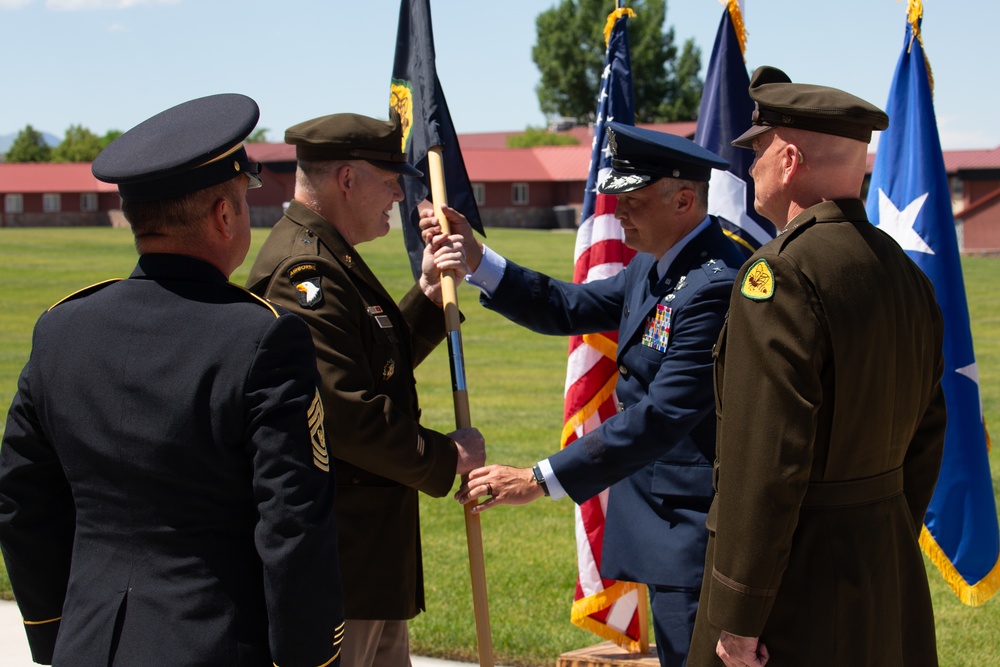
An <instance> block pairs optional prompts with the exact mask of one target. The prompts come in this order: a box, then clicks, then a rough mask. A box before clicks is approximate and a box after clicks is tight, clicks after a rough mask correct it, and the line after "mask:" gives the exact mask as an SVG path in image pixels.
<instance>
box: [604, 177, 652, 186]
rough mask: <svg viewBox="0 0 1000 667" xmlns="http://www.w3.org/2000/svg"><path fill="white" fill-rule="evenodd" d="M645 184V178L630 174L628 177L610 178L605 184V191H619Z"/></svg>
mask: <svg viewBox="0 0 1000 667" xmlns="http://www.w3.org/2000/svg"><path fill="white" fill-rule="evenodd" d="M645 182H646V179H645V178H643V177H642V176H636V175H635V174H629V175H628V176H608V180H607V181H605V182H604V186H603V187H604V189H605V190H618V189H619V188H626V187H630V186H632V185H639V184H640V183H645Z"/></svg>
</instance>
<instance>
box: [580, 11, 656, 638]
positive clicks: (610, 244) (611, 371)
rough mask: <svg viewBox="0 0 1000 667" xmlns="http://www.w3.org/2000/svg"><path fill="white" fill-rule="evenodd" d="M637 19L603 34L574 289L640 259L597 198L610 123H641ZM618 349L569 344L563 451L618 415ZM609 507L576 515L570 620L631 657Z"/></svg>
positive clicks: (611, 344)
mask: <svg viewBox="0 0 1000 667" xmlns="http://www.w3.org/2000/svg"><path fill="white" fill-rule="evenodd" d="M630 16H635V13H634V12H633V11H632V10H631V9H628V8H619V9H617V10H615V11H614V12H612V13H611V15H609V16H608V24H607V27H606V28H605V31H604V32H605V38H606V39H607V45H608V47H607V57H606V59H605V65H604V72H603V75H602V77H601V92H600V96H599V98H598V106H597V118H596V119H595V122H594V144H593V151H592V153H591V158H590V172H589V175H588V176H587V191H586V193H585V195H584V200H583V211H582V214H581V216H580V218H581V221H580V229H579V231H578V232H577V237H576V249H575V252H574V257H573V261H574V272H573V282H575V283H586V282H590V281H592V280H600V279H602V278H607V277H608V276H612V275H614V274H616V273H618V272H619V271H621V270H622V269H623V268H625V266H626V265H627V264H628V263H629V260H631V259H632V257H634V256H635V251H634V250H631V249H630V248H627V247H626V246H625V242H624V236H623V234H622V229H621V225H620V224H619V223H618V221H617V220H616V219H615V217H614V212H615V204H616V202H617V200H616V198H615V197H614V196H611V195H604V194H600V193H598V192H597V184H598V183H600V182H601V181H602V180H603V179H604V177H605V176H606V175H607V173H608V172H609V171H610V169H611V152H610V150H609V149H608V138H607V134H606V133H605V130H604V128H605V124H606V123H607V122H608V121H616V122H619V123H625V124H628V125H632V124H634V123H635V113H634V110H633V102H632V76H631V71H630V70H631V65H630V62H629V48H628V33H627V31H626V24H627V22H628V18H629V17H630ZM617 347H618V333H617V332H610V333H599V334H589V335H586V336H573V337H572V338H570V342H569V363H568V364H567V370H566V399H565V408H564V411H563V416H564V426H563V432H562V439H561V440H562V441H561V445H562V446H563V447H566V446H567V445H569V444H570V443H572V442H573V441H575V440H576V439H577V438H579V437H580V436H582V435H584V434H586V433H589V432H590V431H592V430H594V429H596V428H597V427H598V426H600V424H601V422H603V421H604V420H605V419H607V418H608V417H610V416H611V415H613V414H615V413H616V411H617V410H616V405H617V401H618V399H617V398H616V396H615V382H616V380H617V378H618V368H617V366H616V364H615V351H616V349H617ZM607 502H608V491H607V490H605V491H603V492H602V493H601V494H600V495H598V496H595V497H594V498H591V499H590V500H588V501H586V502H584V503H583V504H582V505H579V506H578V507H577V508H576V542H577V567H578V570H579V577H578V579H577V584H576V594H575V596H574V602H573V609H572V614H571V617H572V620H573V623H574V624H576V625H578V626H580V627H582V628H584V629H586V630H589V631H590V632H593V633H594V634H597V635H599V636H601V637H603V638H604V639H609V640H611V641H613V642H615V643H616V644H618V645H619V646H621V647H622V648H624V649H626V650H628V651H630V652H638V651H639V650H640V629H641V628H640V625H641V624H640V621H639V618H640V617H639V605H640V604H643V605H645V604H646V603H645V596H640V585H639V584H634V583H631V582H621V581H613V580H610V579H602V578H601V575H600V565H601V544H602V542H603V539H604V514H605V509H606V508H607ZM640 600H641V603H640ZM644 617H645V615H643V618H644ZM643 648H644V647H643Z"/></svg>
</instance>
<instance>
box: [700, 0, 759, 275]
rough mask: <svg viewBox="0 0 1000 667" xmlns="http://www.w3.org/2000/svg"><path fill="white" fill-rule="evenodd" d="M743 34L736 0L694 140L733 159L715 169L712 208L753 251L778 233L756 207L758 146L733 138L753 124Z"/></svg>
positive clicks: (715, 54) (723, 26)
mask: <svg viewBox="0 0 1000 667" xmlns="http://www.w3.org/2000/svg"><path fill="white" fill-rule="evenodd" d="M741 35H743V19H742V15H741V13H740V8H739V5H738V4H737V3H735V2H730V3H729V6H728V7H727V8H726V9H723V10H722V21H720V22H719V30H718V32H717V33H716V35H715V45H714V46H713V47H712V56H711V58H710V59H709V61H708V73H707V74H706V75H705V87H704V89H703V92H702V95H701V106H700V107H699V108H698V126H697V128H696V129H695V132H694V142H695V143H696V144H699V145H701V146H704V147H705V148H707V149H708V150H710V151H712V152H713V153H715V154H716V155H719V156H720V157H722V158H723V159H725V160H727V161H728V162H729V169H728V170H727V171H720V170H719V169H713V170H712V180H711V181H709V187H708V212H709V213H711V214H712V215H716V216H718V217H719V222H720V223H721V224H722V230H723V231H724V232H725V233H726V236H728V237H729V238H731V239H732V240H733V241H735V242H736V244H737V245H738V246H740V248H741V249H742V250H743V253H744V254H745V255H746V256H747V257H750V255H752V254H753V252H754V251H755V250H756V249H757V248H759V247H760V246H762V245H763V244H765V243H767V242H768V241H770V240H771V239H773V238H774V235H775V228H774V224H772V223H771V222H770V221H769V220H767V219H766V218H764V216H762V215H760V214H759V213H757V211H755V210H754V207H753V200H754V189H753V179H752V178H750V165H751V163H753V152H752V151H748V150H746V149H744V148H737V147H735V146H733V145H732V141H733V139H735V138H736V137H738V136H740V135H741V134H743V131H744V130H746V129H747V128H748V127H750V118H751V116H752V114H753V101H752V100H751V99H750V92H749V89H750V77H749V75H747V69H746V64H745V63H744V61H743V46H742V44H743V40H742V39H741Z"/></svg>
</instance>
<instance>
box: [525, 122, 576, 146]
mask: <svg viewBox="0 0 1000 667" xmlns="http://www.w3.org/2000/svg"><path fill="white" fill-rule="evenodd" d="M578 143H580V142H579V141H578V140H577V138H576V137H574V136H572V135H569V134H558V133H557V132H549V131H547V130H545V129H544V128H540V127H529V128H528V129H526V130H525V131H524V132H523V133H521V134H512V135H510V136H509V137H507V148H531V147H532V146H573V145H576V144H578Z"/></svg>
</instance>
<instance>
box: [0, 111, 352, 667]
mask: <svg viewBox="0 0 1000 667" xmlns="http://www.w3.org/2000/svg"><path fill="white" fill-rule="evenodd" d="M258 116H259V112H258V109H257V104H256V103H255V102H254V101H253V100H251V99H250V98H248V97H245V96H243V95H233V94H227V95H213V96H210V97H204V98H199V99H197V100H192V101H190V102H185V103H184V104H181V105H178V106H176V107H173V108H171V109H168V110H167V111H164V112H162V113H160V114H157V115H156V116H154V117H152V118H150V119H149V120H147V121H144V122H143V123H141V124H140V125H138V126H136V127H135V128H133V129H131V130H129V131H128V132H126V133H125V134H123V135H122V136H121V137H119V138H118V139H116V140H115V141H114V142H113V143H111V144H110V145H109V146H108V147H107V148H106V149H105V150H104V152H102V153H101V154H100V155H99V156H98V158H97V160H96V161H95V162H94V165H93V171H94V175H95V176H96V177H97V178H99V179H101V180H103V181H108V182H112V183H117V184H118V188H119V192H120V193H121V195H122V200H123V210H124V213H125V217H126V218H128V220H129V223H130V224H131V226H132V231H133V233H134V235H135V241H136V247H137V249H138V250H139V254H140V257H139V262H138V265H137V266H136V268H135V270H134V271H133V273H132V275H131V276H129V277H128V278H127V279H125V280H112V281H107V282H105V283H101V284H99V285H95V286H93V287H91V288H88V289H86V290H83V291H81V292H78V293H76V294H74V295H72V296H70V297H68V298H67V299H65V300H63V301H62V302H60V303H59V304H57V305H55V306H53V307H52V308H50V309H49V310H48V311H47V312H46V313H44V314H43V315H42V316H41V318H39V320H38V324H37V325H36V326H35V332H34V337H33V339H32V350H31V357H30V359H29V360H28V363H27V365H26V366H25V368H24V371H23V372H22V373H21V376H20V379H19V380H18V386H17V395H16V396H15V397H14V402H13V405H12V407H11V409H10V414H9V417H8V419H7V427H6V432H5V433H4V437H3V447H2V448H0V545H2V547H3V556H4V560H5V561H6V565H7V570H8V573H9V574H10V582H11V586H12V587H13V590H14V596H15V598H16V599H17V604H18V606H19V607H20V610H21V614H22V615H23V616H24V622H25V630H26V632H27V636H28V642H29V644H30V646H31V652H32V657H33V658H34V660H35V661H36V662H40V663H44V664H54V665H108V666H111V665H116V666H118V667H133V666H139V665H177V666H180V665H185V666H190V667H193V666H194V665H206V666H207V665H211V666H212V667H222V666H223V665H226V666H229V667H264V666H269V665H272V664H277V665H281V666H282V667H293V666H303V667H304V666H310V667H311V666H316V665H325V666H332V665H336V664H338V663H339V657H338V656H339V653H340V643H341V639H342V636H343V623H344V612H343V601H342V596H341V582H340V571H339V567H338V560H337V559H338V556H337V531H336V519H335V518H334V515H333V500H334V485H333V480H332V477H333V470H332V468H331V462H330V457H329V455H328V450H327V441H326V436H325V434H324V429H323V406H322V403H321V401H320V399H319V393H318V390H317V386H318V382H319V377H318V374H317V371H316V361H315V349H314V348H313V345H312V339H311V337H310V335H309V329H308V328H307V326H306V324H305V323H304V322H303V321H302V320H301V319H299V318H298V317H297V316H295V315H292V314H290V313H288V312H286V311H284V310H281V309H280V308H278V307H277V306H272V305H271V304H269V303H267V302H266V301H264V300H263V299H259V298H257V297H255V296H254V295H252V294H250V293H249V292H247V291H246V290H244V289H243V288H241V287H238V286H236V285H234V284H232V283H230V282H228V280H227V278H228V276H229V275H230V273H232V271H233V270H234V269H235V268H236V267H238V266H239V265H240V263H241V262H242V261H243V259H244V258H245V257H246V254H247V250H248V248H249V246H250V212H249V208H248V206H247V202H246V192H247V189H248V188H249V187H253V186H255V185H259V184H260V180H259V179H258V177H257V175H256V174H257V170H258V165H256V163H252V162H249V161H248V159H247V154H246V150H245V149H244V148H243V140H244V138H246V136H247V135H248V134H249V133H250V131H251V130H252V129H253V127H254V126H255V125H256V123H257V118H258Z"/></svg>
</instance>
